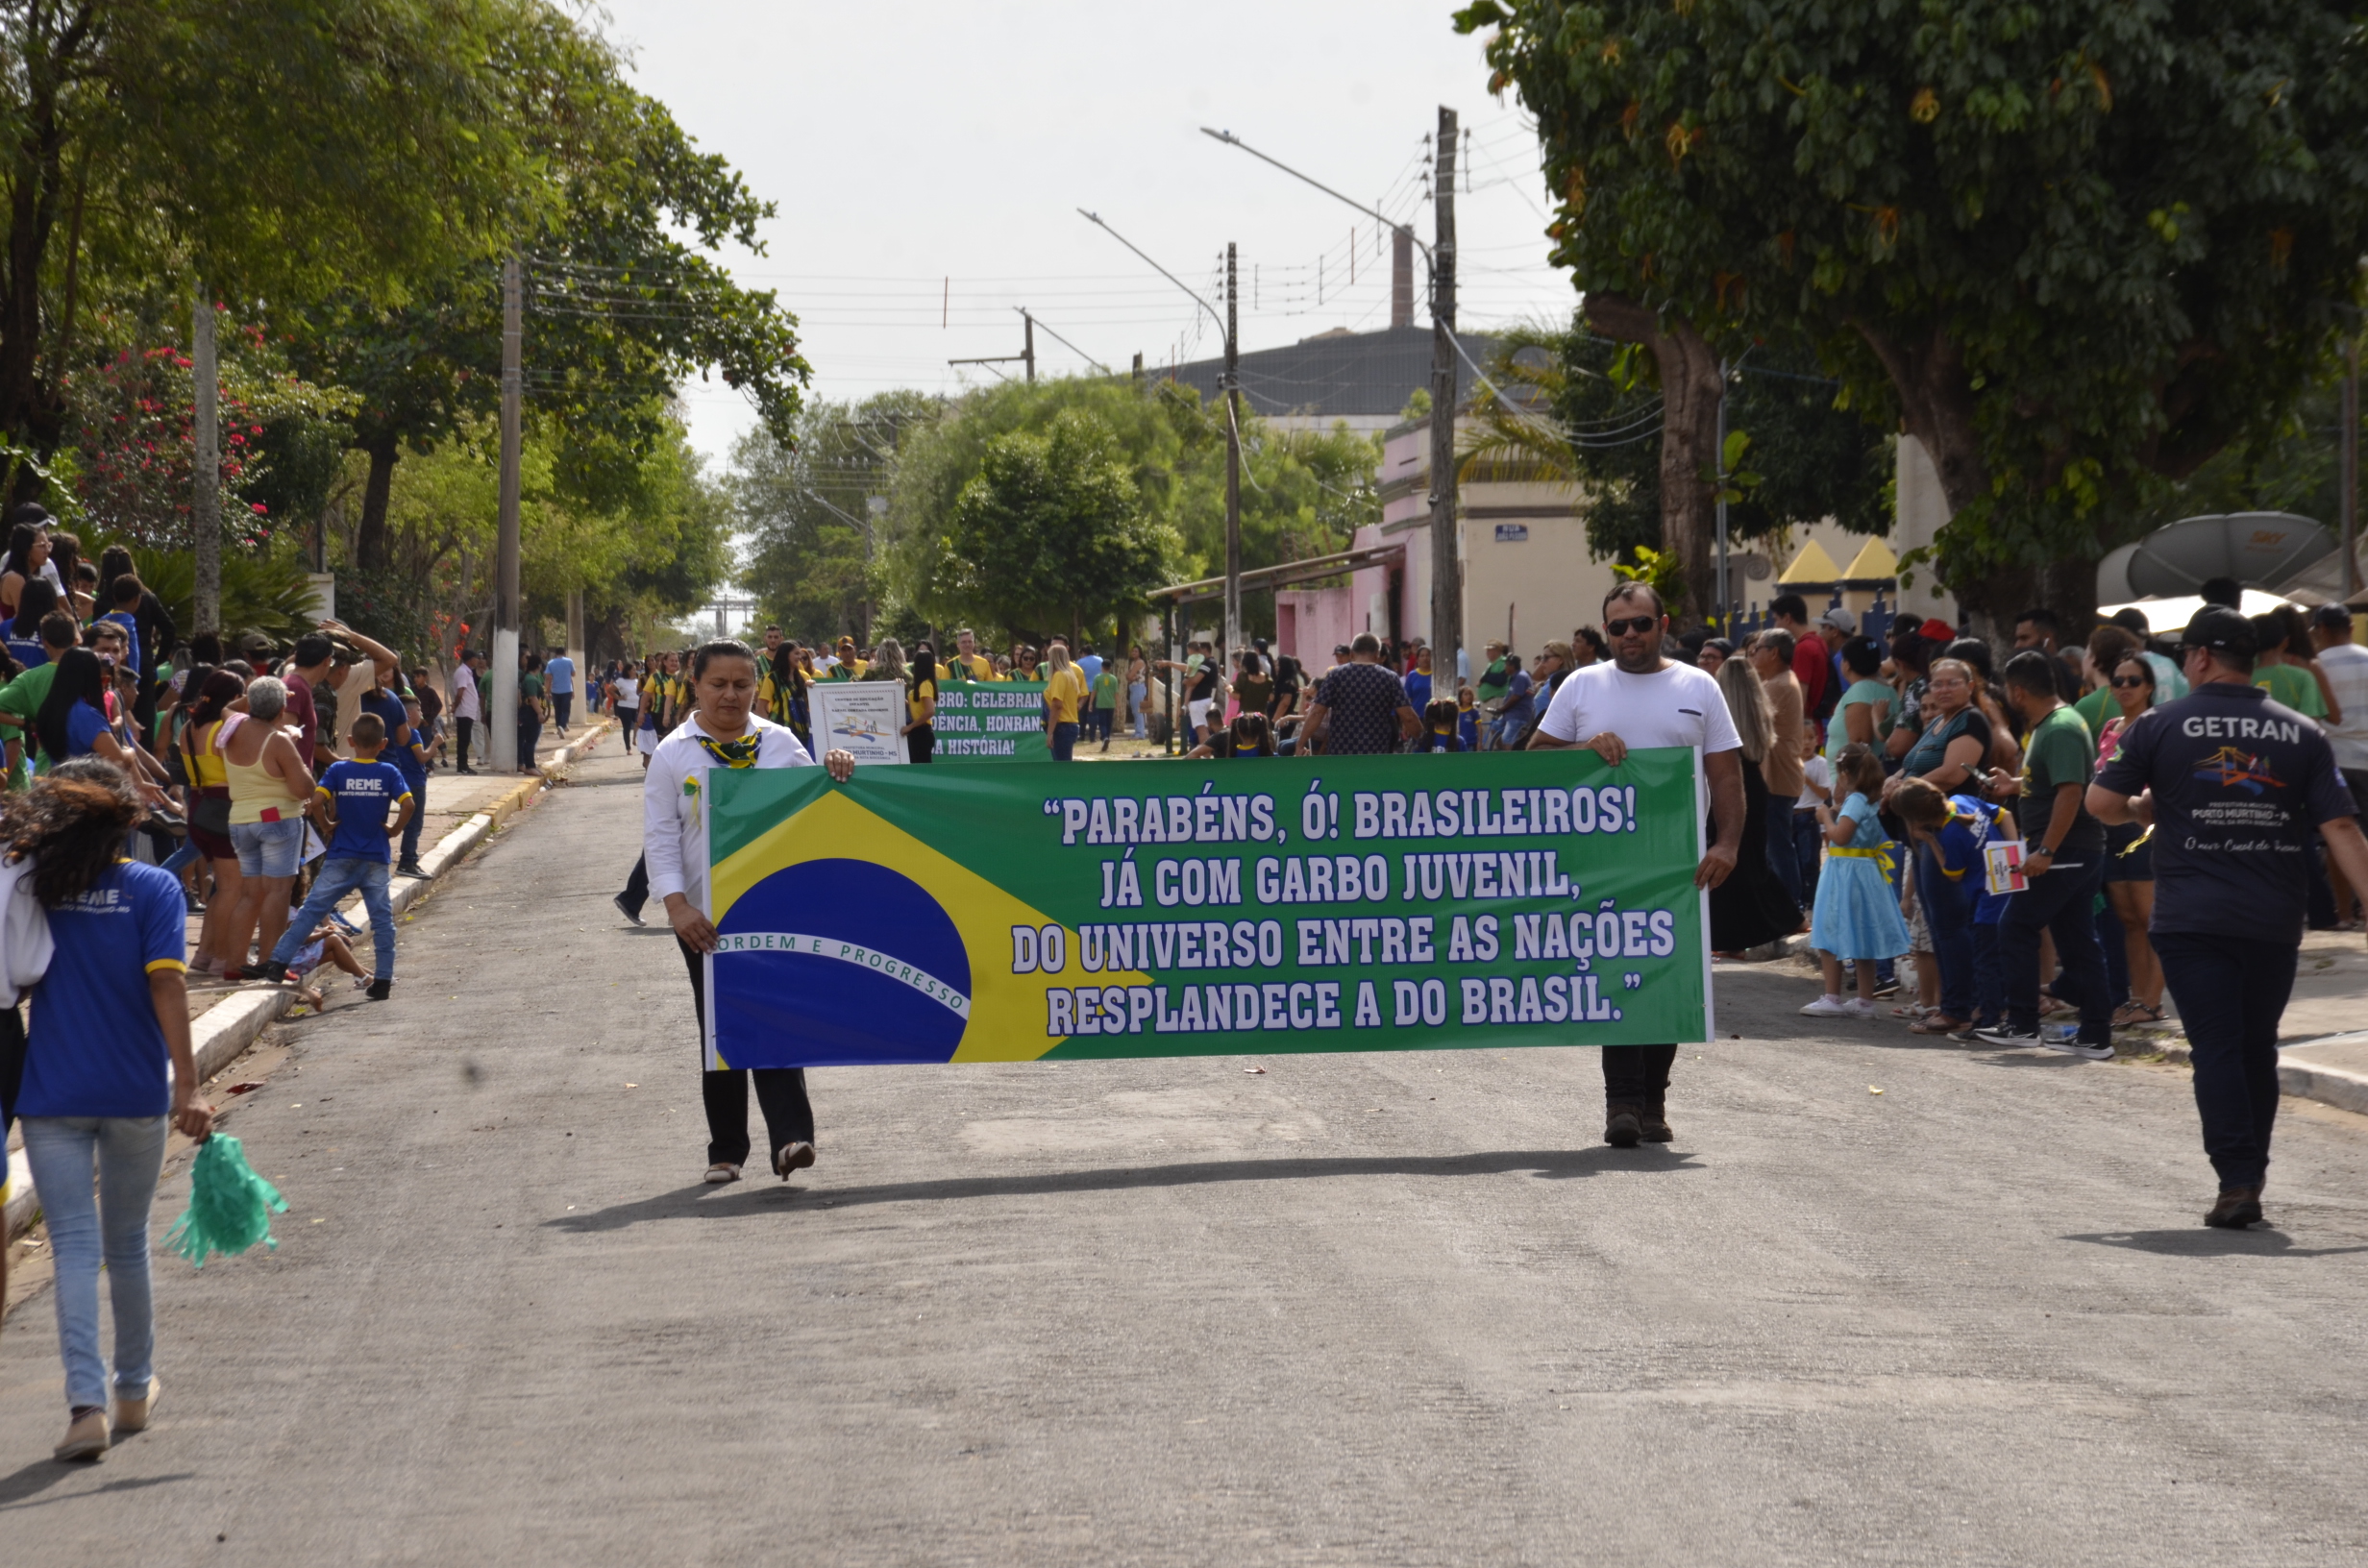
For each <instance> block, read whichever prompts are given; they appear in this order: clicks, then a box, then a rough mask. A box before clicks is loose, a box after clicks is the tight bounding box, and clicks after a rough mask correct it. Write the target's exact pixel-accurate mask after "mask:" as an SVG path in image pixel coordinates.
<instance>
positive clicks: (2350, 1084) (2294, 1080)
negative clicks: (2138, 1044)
mask: <svg viewBox="0 0 2368 1568" xmlns="http://www.w3.org/2000/svg"><path fill="white" fill-rule="evenodd" d="M2323 1038H2325V1039H2330V1040H2348V1039H2351V1038H2354V1037H2352V1036H2348V1035H2331V1036H2326V1037H2323ZM2317 1043H2318V1041H2317V1040H2293V1041H2285V1042H2284V1043H2282V1045H2281V1046H2280V1047H2279V1050H2280V1052H2281V1060H2280V1061H2279V1063H2278V1089H2279V1090H2280V1092H2282V1093H2286V1094H2291V1095H2293V1096H2294V1097H2295V1098H2296V1099H2298V1100H2316V1101H2318V1102H2319V1103H2320V1104H2321V1105H2331V1106H2333V1107H2334V1108H2335V1109H2336V1110H2338V1111H2356V1112H2358V1113H2359V1114H2360V1115H2368V1074H2363V1073H2357V1072H2351V1071H2347V1070H2346V1069H2344V1068H2342V1067H2331V1066H2327V1065H2326V1064H2325V1063H2320V1062H2298V1061H2295V1060H2293V1059H2291V1058H2288V1057H2284V1056H2283V1055H2282V1053H2283V1052H2285V1051H2289V1050H2300V1049H2302V1048H2303V1047H2305V1046H2307V1045H2315V1044H2317ZM2159 1048H2160V1050H2161V1053H2162V1060H2164V1061H2165V1062H2176V1063H2178V1064H2180V1065H2181V1066H2187V1067H2192V1066H2194V1065H2195V1060H2194V1058H2193V1056H2192V1055H2191V1054H2190V1053H2189V1052H2188V1050H2187V1041H2186V1038H2185V1037H2184V1036H2181V1037H2178V1038H2176V1039H2172V1040H2166V1041H2162V1042H2161V1045H2160V1047H2159Z"/></svg>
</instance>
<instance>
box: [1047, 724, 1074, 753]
mask: <svg viewBox="0 0 2368 1568" xmlns="http://www.w3.org/2000/svg"><path fill="white" fill-rule="evenodd" d="M1046 739H1047V740H1048V741H1049V742H1050V743H1051V746H1052V760H1053V761H1054V762H1072V761H1074V760H1075V753H1076V749H1077V726H1076V725H1075V724H1073V723H1072V724H1054V725H1053V726H1052V733H1051V734H1050V735H1049V736H1048V737H1046Z"/></svg>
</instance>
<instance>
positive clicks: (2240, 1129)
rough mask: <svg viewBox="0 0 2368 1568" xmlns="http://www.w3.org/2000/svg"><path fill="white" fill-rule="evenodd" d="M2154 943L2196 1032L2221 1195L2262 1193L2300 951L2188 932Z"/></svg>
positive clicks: (2207, 1144) (2194, 1053)
mask: <svg viewBox="0 0 2368 1568" xmlns="http://www.w3.org/2000/svg"><path fill="white" fill-rule="evenodd" d="M2154 943H2155V952H2156V953H2157V954H2158V956H2159V957H2160V958H2161V960H2162V974H2163V978H2164V979H2165V980H2167V981H2168V982H2169V983H2170V988H2171V999H2172V1000H2173V1001H2175V1002H2177V1003H2178V1004H2179V1021H2180V1023H2181V1024H2182V1025H2183V1027H2184V1028H2185V1029H2186V1031H2187V1050H2188V1053H2189V1055H2190V1057H2191V1058H2192V1060H2193V1062H2194V1064H2195V1109H2196V1112H2197V1113H2198V1114H2199V1115H2201V1116H2202V1117H2203V1119H2204V1152H2205V1153H2206V1154H2207V1155H2208V1156H2210V1158H2211V1168H2212V1169H2214V1170H2216V1171H2218V1172H2219V1173H2220V1185H2221V1186H2222V1187H2258V1186H2260V1185H2261V1182H2262V1180H2263V1178H2265V1177H2266V1176H2267V1175H2268V1174H2269V1134H2270V1129H2271V1128H2272V1127H2273V1126H2274V1125H2276V1123H2277V1120H2278V1019H2279V1017H2280V1016H2281V1015H2282V1014H2283V1013H2284V1012H2285V1002H2286V997H2287V996H2288V995H2289V994H2290V993H2291V992H2293V990H2294V961H2295V957H2296V954H2297V953H2298V951H2299V949H2298V948H2297V947H2296V945H2295V944H2294V943H2291V942H2260V941H2255V940H2253V939H2250V938H2245V937H2221V936H2208V937H2207V936H2195V935H2191V934H2189V933H2186V932H2181V931H2158V932H2156V933H2155V938H2154Z"/></svg>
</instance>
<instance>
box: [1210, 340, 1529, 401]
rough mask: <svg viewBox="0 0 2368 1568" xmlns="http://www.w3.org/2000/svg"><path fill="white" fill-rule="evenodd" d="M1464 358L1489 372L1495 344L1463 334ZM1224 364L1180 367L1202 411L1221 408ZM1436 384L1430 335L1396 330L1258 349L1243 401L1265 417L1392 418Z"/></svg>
mask: <svg viewBox="0 0 2368 1568" xmlns="http://www.w3.org/2000/svg"><path fill="white" fill-rule="evenodd" d="M1456 337H1457V339H1458V340H1459V341H1460V342H1461V343H1462V344H1463V348H1464V353H1465V354H1467V355H1469V356H1470V357H1471V361H1472V363H1473V364H1479V365H1485V364H1487V363H1488V362H1489V355H1490V353H1491V352H1492V350H1493V349H1494V347H1495V339H1493V338H1492V337H1487V336H1483V335H1481V334H1479V333H1475V332H1458V333H1457V334H1456ZM1455 369H1456V377H1455V380H1456V385H1457V387H1458V388H1459V389H1461V390H1463V391H1465V392H1467V393H1468V391H1469V389H1470V387H1471V384H1472V372H1471V365H1468V364H1465V363H1464V362H1463V361H1462V360H1460V359H1459V360H1458V361H1457V362H1456V367H1455ZM1224 374H1225V361H1224V360H1223V359H1222V358H1221V357H1220V358H1216V359H1198V360H1195V361H1194V362H1193V363H1191V364H1189V365H1178V366H1176V367H1175V371H1174V377H1175V380H1177V381H1179V382H1181V383H1182V384H1184V385H1186V386H1189V387H1193V388H1195V389H1196V390H1197V391H1198V392H1199V394H1200V401H1201V402H1202V403H1204V404H1211V403H1215V402H1216V401H1217V398H1218V394H1219V391H1220V385H1219V383H1220V382H1221V380H1223V379H1224ZM1430 384H1431V330H1430V329H1429V328H1428V327H1391V328H1386V329H1384V330H1383V331H1378V332H1350V333H1344V334H1342V335H1339V336H1333V337H1313V338H1309V339H1308V340H1307V341H1305V342H1303V343H1294V344H1292V345H1291V346H1290V347H1289V348H1283V349H1257V350H1253V351H1252V352H1250V353H1248V354H1245V355H1242V401H1243V402H1244V403H1246V404H1248V405H1249V406H1250V408H1251V409H1252V410H1253V411H1255V412H1257V413H1259V414H1263V415H1275V414H1314V415H1317V416H1319V417H1345V416H1348V415H1351V414H1366V415H1372V414H1382V415H1389V416H1391V417H1393V418H1394V417H1395V416H1396V415H1397V414H1399V413H1401V412H1403V411H1404V409H1405V407H1406V400H1407V399H1408V398H1410V397H1412V396H1413V395H1414V393H1415V391H1416V390H1417V389H1418V388H1427V387H1428V386H1429V385H1430Z"/></svg>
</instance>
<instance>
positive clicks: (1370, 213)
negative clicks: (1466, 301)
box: [1200, 125, 1437, 265]
mask: <svg viewBox="0 0 2368 1568" xmlns="http://www.w3.org/2000/svg"><path fill="white" fill-rule="evenodd" d="M1200 134H1201V135H1204V136H1208V137H1211V138H1213V139H1215V140H1217V141H1221V142H1223V143H1224V144H1225V145H1226V146H1228V147H1239V148H1241V149H1242V151H1244V152H1246V153H1247V154H1249V156H1250V157H1252V158H1254V159H1258V160H1259V161H1260V162H1261V163H1271V164H1273V165H1274V166H1275V167H1276V168H1278V169H1280V170H1282V171H1283V172H1284V173H1285V174H1287V175H1289V176H1291V178H1293V179H1294V180H1297V181H1300V182H1303V183H1304V184H1311V185H1314V186H1315V187H1316V188H1317V189H1318V190H1320V191H1322V192H1323V193H1324V194H1325V195H1326V196H1329V197H1331V198H1332V199H1333V200H1334V201H1336V202H1345V203H1347V204H1348V205H1349V206H1350V207H1353V208H1356V209H1357V210H1358V211H1360V212H1362V213H1364V214H1365V215H1366V216H1367V217H1369V218H1371V219H1374V220H1375V221H1376V222H1379V223H1384V224H1387V225H1389V227H1390V229H1391V230H1392V231H1393V232H1401V231H1402V232H1403V233H1405V235H1406V237H1407V238H1408V239H1410V240H1414V243H1415V248H1416V249H1418V250H1419V251H1420V252H1421V253H1422V259H1423V260H1425V261H1427V262H1431V263H1432V264H1434V265H1436V264H1437V257H1433V256H1432V255H1431V248H1430V247H1429V246H1428V245H1425V244H1423V243H1422V241H1421V240H1419V239H1417V238H1416V237H1415V232H1414V228H1413V226H1412V225H1410V224H1403V223H1399V222H1398V221H1397V220H1396V219H1394V218H1392V217H1390V216H1389V215H1388V214H1386V213H1382V212H1378V211H1375V210H1374V209H1373V208H1369V207H1368V206H1366V205H1365V204H1364V203H1363V202H1360V201H1358V200H1357V199H1356V198H1355V197H1353V196H1344V195H1342V194H1341V193H1340V192H1339V191H1337V190H1334V189H1333V188H1332V187H1331V186H1330V185H1327V184H1324V183H1323V182H1322V181H1320V180H1317V179H1313V178H1311V177H1309V176H1307V175H1304V174H1301V173H1300V172H1299V171H1298V170H1296V169H1295V168H1293V167H1292V166H1291V165H1290V164H1288V163H1285V162H1283V161H1281V160H1280V159H1272V158H1269V157H1268V156H1267V155H1266V154H1264V153H1262V152H1260V151H1259V150H1258V149H1257V148H1255V147H1252V146H1251V145H1250V144H1249V143H1248V142H1246V141H1244V140H1243V139H1242V138H1241V137H1240V136H1237V135H1234V134H1233V133H1232V132H1230V131H1212V130H1210V129H1209V128H1208V127H1207V126H1205V125H1204V126H1202V127H1201V128H1200Z"/></svg>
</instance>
